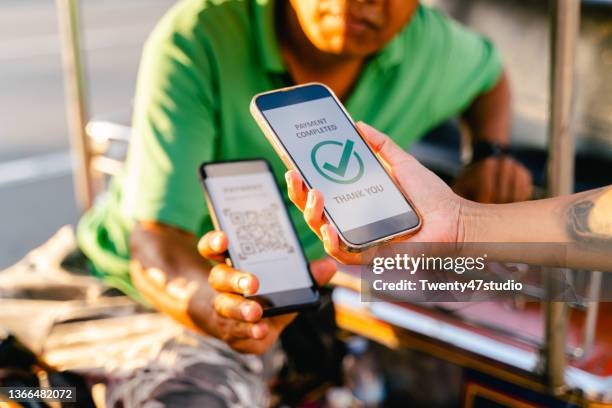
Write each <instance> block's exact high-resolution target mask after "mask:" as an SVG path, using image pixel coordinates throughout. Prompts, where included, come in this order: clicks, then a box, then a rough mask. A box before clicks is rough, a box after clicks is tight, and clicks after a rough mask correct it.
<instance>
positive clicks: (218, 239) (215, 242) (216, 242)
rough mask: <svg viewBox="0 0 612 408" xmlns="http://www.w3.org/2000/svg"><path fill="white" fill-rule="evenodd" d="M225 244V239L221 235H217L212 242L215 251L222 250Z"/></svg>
mask: <svg viewBox="0 0 612 408" xmlns="http://www.w3.org/2000/svg"><path fill="white" fill-rule="evenodd" d="M222 244H223V238H222V235H221V234H216V235H215V236H214V237H213V238H212V240H211V241H210V245H211V246H212V247H213V249H217V250H219V249H221V245H222Z"/></svg>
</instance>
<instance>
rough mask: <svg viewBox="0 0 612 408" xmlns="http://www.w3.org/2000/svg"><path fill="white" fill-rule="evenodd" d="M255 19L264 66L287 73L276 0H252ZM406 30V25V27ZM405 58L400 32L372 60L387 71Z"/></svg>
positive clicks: (274, 71) (267, 68) (273, 70)
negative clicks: (278, 25)
mask: <svg viewBox="0 0 612 408" xmlns="http://www.w3.org/2000/svg"><path fill="white" fill-rule="evenodd" d="M252 1H253V13H254V21H255V33H256V38H255V41H257V44H258V49H259V56H260V59H261V62H262V64H263V67H264V69H265V70H266V71H268V72H273V73H286V72H287V67H286V65H285V62H284V61H283V57H282V55H281V52H280V47H279V42H278V38H277V37H276V29H275V24H276V21H275V19H276V16H275V0H252ZM408 24H410V23H408ZM404 30H406V27H405V28H404ZM403 58H404V44H403V41H402V33H401V32H400V33H398V34H397V35H396V36H395V38H393V39H392V40H391V41H390V42H389V44H387V45H386V46H385V48H383V49H382V50H381V51H379V52H378V53H377V54H376V55H374V56H373V57H372V60H371V61H372V62H374V63H375V64H376V65H378V66H379V67H380V68H381V69H382V70H384V71H386V70H387V69H389V68H392V67H394V66H396V65H399V64H400V63H401V62H402V59H403Z"/></svg>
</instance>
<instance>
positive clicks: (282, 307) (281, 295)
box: [198, 158, 320, 317]
mask: <svg viewBox="0 0 612 408" xmlns="http://www.w3.org/2000/svg"><path fill="white" fill-rule="evenodd" d="M246 162H253V163H263V164H264V166H265V168H266V170H267V172H268V173H269V174H270V175H271V176H272V179H273V180H274V186H275V187H276V192H277V193H278V197H279V199H280V201H281V203H282V207H283V209H284V210H283V211H284V214H285V216H286V217H287V218H288V220H289V224H290V225H291V229H292V231H293V233H294V235H295V238H296V240H297V243H298V247H299V251H300V253H301V255H302V258H303V259H304V262H305V263H306V265H305V266H306V271H307V272H308V276H309V277H310V281H311V282H312V286H310V287H308V288H299V289H294V290H289V291H283V292H273V293H267V294H265V295H257V294H256V295H250V296H245V297H246V298H248V299H251V300H255V301H256V302H258V303H259V304H260V305H261V306H262V308H263V315H264V317H268V316H275V315H280V314H284V313H290V312H295V311H299V310H304V309H309V308H314V307H317V306H318V305H319V301H320V294H319V290H318V287H317V284H316V282H315V280H314V277H313V275H312V272H311V270H310V266H309V264H308V258H306V254H305V253H304V250H303V248H302V246H301V245H300V242H299V236H298V234H297V231H296V229H295V226H294V225H293V221H292V220H291V217H290V215H289V211H288V209H287V207H286V205H285V203H284V201H283V199H282V197H283V196H282V192H281V190H280V186H279V184H278V182H277V181H276V177H275V176H274V172H273V170H272V166H271V165H270V163H269V162H268V161H267V160H266V159H264V158H251V159H237V160H218V161H208V162H204V163H202V164H200V166H199V168H198V176H199V178H200V182H201V185H202V187H203V189H204V196H205V199H206V202H207V205H208V208H209V210H210V212H211V218H212V219H213V224H214V226H215V229H217V230H220V229H221V225H220V223H219V213H218V212H217V210H216V207H215V203H214V198H212V195H211V194H210V192H209V190H208V188H207V186H206V179H207V178H209V177H210V176H209V175H208V174H207V172H206V167H207V166H211V165H224V164H226V165H230V164H232V163H246ZM238 174H241V173H238ZM244 174H252V173H244ZM226 259H228V260H229V261H230V262H231V264H232V266H233V267H236V268H238V269H239V265H238V264H237V263H236V262H235V261H234V260H233V259H232V256H231V254H230V253H229V251H228V252H227V253H226Z"/></svg>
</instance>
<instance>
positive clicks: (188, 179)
mask: <svg viewBox="0 0 612 408" xmlns="http://www.w3.org/2000/svg"><path fill="white" fill-rule="evenodd" d="M272 2H273V1H272V0H250V1H249V0H226V1H223V0H182V1H180V2H179V3H178V4H176V5H175V6H174V7H173V8H172V9H171V10H170V11H169V12H168V13H167V14H166V15H165V17H164V18H163V19H162V20H161V21H160V23H159V24H158V25H157V27H156V28H155V30H154V32H153V33H152V34H151V36H150V37H149V39H148V40H147V42H146V45H145V48H144V52H143V56H142V61H141V66H140V73H139V76H138V85H137V92H136V100H135V107H134V109H135V110H134V117H133V134H132V141H131V144H130V148H129V153H128V158H127V162H126V166H125V169H124V172H123V174H121V175H120V176H118V177H115V178H114V179H113V180H112V182H111V186H110V191H109V193H108V194H107V196H106V197H105V198H104V199H103V200H102V201H101V202H99V203H98V204H97V205H96V206H95V207H94V208H93V209H91V210H90V211H89V212H87V214H85V215H84V216H83V218H82V219H81V221H80V223H79V227H78V242H79V245H80V247H81V249H82V250H83V252H84V253H85V254H86V255H87V256H88V258H89V259H90V261H91V263H92V265H93V269H94V273H95V274H96V275H97V276H99V277H100V278H102V279H104V280H105V281H106V283H107V284H109V285H111V286H115V287H117V288H119V289H121V290H123V291H124V292H126V293H128V294H129V295H131V296H133V297H136V298H139V296H138V293H137V291H136V290H135V288H134V287H133V285H132V283H131V281H130V278H129V273H128V260H129V256H130V254H129V245H128V242H129V233H130V230H131V229H132V227H133V225H134V223H135V221H137V220H156V221H159V222H162V223H166V224H170V225H173V226H176V227H179V228H182V229H184V230H186V231H190V232H193V233H195V234H197V235H202V234H204V233H205V232H207V231H209V230H210V229H212V226H211V221H210V217H209V215H208V212H207V207H206V204H205V201H204V198H203V195H202V190H201V187H200V185H199V182H198V177H197V175H196V169H197V167H198V165H199V164H200V163H201V162H203V161H211V160H220V159H244V158H251V157H265V158H266V159H268V160H269V161H270V163H271V165H272V168H273V169H274V172H275V174H276V176H277V179H278V181H279V183H281V186H282V187H283V188H284V187H285V182H284V177H283V174H284V172H285V167H284V166H283V164H282V163H281V161H280V160H279V158H278V157H277V155H276V154H275V153H274V150H273V149H272V147H271V146H270V145H269V144H268V142H267V141H266V139H265V138H264V136H263V135H262V133H261V131H260V130H259V129H258V127H257V125H256V124H255V121H254V120H253V119H252V118H251V115H250V114H249V102H250V100H251V98H252V96H253V95H254V94H256V93H258V92H263V91H267V90H271V89H274V88H278V87H283V86H287V85H291V84H290V83H289V79H288V78H289V76H288V74H287V68H286V65H285V64H284V62H283V59H282V57H281V53H280V51H279V46H278V40H277V38H276V31H275V27H274V5H273V4H271V3H272ZM501 70H502V65H501V61H500V58H499V55H498V53H497V52H496V50H495V48H494V47H493V45H492V44H491V43H490V42H489V41H488V40H487V39H486V38H484V37H483V36H481V35H480V34H477V33H474V32H472V31H469V30H467V29H466V28H464V27H462V26H460V25H459V24H457V23H455V22H454V21H452V20H451V19H449V18H448V17H446V16H445V15H444V14H442V13H441V12H439V11H437V10H435V9H432V8H429V7H425V6H420V7H419V8H418V10H417V12H416V14H415V15H414V17H413V18H412V20H411V21H410V22H409V24H407V25H406V27H405V28H404V29H403V30H402V31H401V32H400V33H399V34H398V35H397V36H396V37H395V38H394V39H393V40H392V41H391V42H390V43H389V44H388V45H387V46H386V47H385V48H384V49H382V50H381V51H380V52H379V53H378V54H376V55H373V56H372V57H371V58H370V59H369V60H368V62H367V64H366V65H365V67H364V69H363V71H362V73H361V75H360V78H359V79H358V81H357V83H356V85H355V86H354V88H353V90H352V92H351V94H350V96H348V98H347V99H346V100H345V101H344V103H345V105H346V107H347V109H348V111H349V112H350V114H351V115H352V116H353V118H354V119H355V120H363V121H365V122H367V123H369V124H371V125H373V126H374V127H376V128H378V129H380V130H381V131H383V132H385V133H387V134H388V135H390V136H391V137H392V138H393V139H394V140H395V141H396V142H397V143H399V144H400V145H401V146H403V147H405V148H408V147H409V146H410V145H411V143H413V142H414V141H415V140H417V139H418V138H419V137H420V136H422V135H423V134H424V133H425V132H427V130H429V129H431V128H432V127H434V126H435V125H437V124H439V123H440V122H442V121H444V120H446V119H448V118H449V117H452V116H454V115H456V114H458V113H459V112H461V111H462V110H463V109H465V108H466V107H467V106H469V104H470V102H471V101H472V100H473V99H474V98H475V97H476V96H477V95H479V94H481V93H483V92H485V91H487V90H489V89H490V88H491V87H492V86H494V85H495V83H496V82H497V80H498V78H499V76H500V73H501ZM288 205H289V208H290V211H291V216H292V218H293V221H294V223H295V224H296V227H297V230H298V233H299V236H300V240H301V242H302V244H303V246H304V249H305V251H306V254H307V256H308V257H309V258H310V259H315V258H319V257H322V256H323V255H324V251H323V248H322V246H321V244H320V242H319V240H318V239H317V237H316V236H315V235H314V234H313V233H312V232H311V231H310V230H309V229H308V227H307V226H306V224H305V223H304V220H303V218H302V215H301V214H300V213H299V212H298V211H297V209H296V208H294V206H293V205H291V204H290V203H288Z"/></svg>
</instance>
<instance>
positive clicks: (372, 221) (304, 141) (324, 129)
mask: <svg viewBox="0 0 612 408" xmlns="http://www.w3.org/2000/svg"><path fill="white" fill-rule="evenodd" d="M373 103H374V102H373ZM250 109H251V114H252V115H253V117H254V119H255V120H256V122H257V123H258V125H259V127H260V128H261V130H262V131H263V133H264V134H265V135H266V137H267V139H268V141H269V142H270V143H271V144H272V146H273V147H274V149H275V150H276V152H277V154H278V155H279V156H280V157H281V159H282V160H283V161H284V163H285V165H286V166H287V167H288V168H291V169H296V170H297V171H299V172H300V174H301V176H302V178H303V179H304V181H305V183H306V184H307V186H308V187H309V188H316V189H318V190H320V191H321V192H322V193H323V197H324V198H325V215H326V217H327V218H328V220H329V221H330V222H331V223H332V224H333V225H334V226H335V228H336V230H337V231H338V234H339V236H340V239H341V240H342V242H343V244H344V246H345V247H346V248H347V249H348V250H351V251H362V250H364V249H366V248H368V247H371V246H373V245H376V244H379V243H382V242H385V241H389V240H391V239H393V238H395V237H399V236H403V235H408V234H411V233H414V232H416V231H417V230H418V229H419V228H420V226H421V218H420V216H419V214H418V213H417V211H416V209H415V208H414V206H413V205H412V203H411V202H410V201H409V200H408V199H407V198H406V197H404V195H403V194H402V192H401V191H400V189H399V187H398V186H397V185H396V184H395V181H394V180H393V179H392V177H391V176H390V175H389V174H388V173H387V172H386V170H385V168H384V166H383V165H382V164H381V163H380V162H379V161H378V158H377V157H376V155H375V154H374V153H373V152H372V150H371V149H370V147H369V146H368V145H367V143H366V142H365V141H364V140H363V138H362V137H361V135H360V134H359V131H358V129H357V127H356V126H355V123H354V122H353V120H352V119H351V118H350V116H349V115H348V113H347V112H346V110H345V109H344V107H343V106H342V104H341V103H340V101H339V100H338V98H337V97H336V96H335V95H334V93H333V92H332V91H331V89H329V88H328V87H327V86H325V85H323V84H319V83H310V84H306V85H299V86H295V87H289V88H283V89H278V90H274V91H271V92H265V93H261V94H258V95H255V96H254V97H253V99H252V101H251V106H250Z"/></svg>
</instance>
